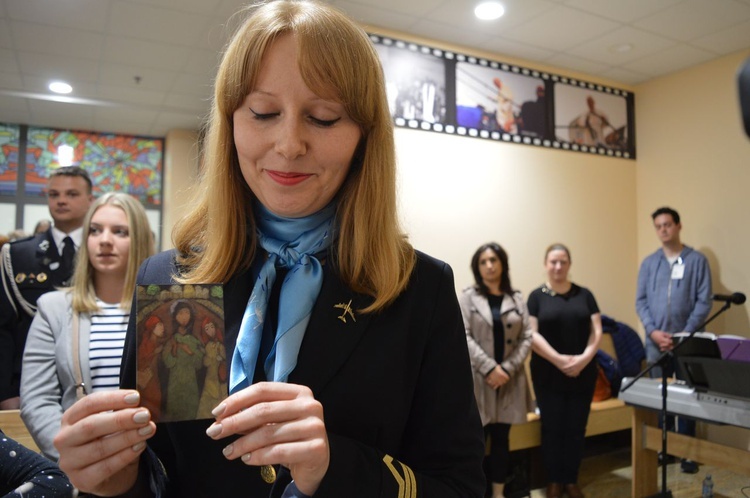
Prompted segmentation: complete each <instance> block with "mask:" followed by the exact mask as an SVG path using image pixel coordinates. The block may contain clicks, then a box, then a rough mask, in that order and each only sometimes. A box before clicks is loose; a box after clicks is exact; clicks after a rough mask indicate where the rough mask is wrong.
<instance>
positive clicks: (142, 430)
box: [138, 425, 154, 436]
mask: <svg viewBox="0 0 750 498" xmlns="http://www.w3.org/2000/svg"><path fill="white" fill-rule="evenodd" d="M152 432H154V428H153V427H151V425H147V426H146V427H141V428H140V429H138V434H140V435H141V436H148V435H149V434H151V433H152Z"/></svg>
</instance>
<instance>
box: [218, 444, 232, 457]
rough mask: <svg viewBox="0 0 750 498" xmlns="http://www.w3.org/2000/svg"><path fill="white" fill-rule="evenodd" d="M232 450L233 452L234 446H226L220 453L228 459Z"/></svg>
mask: <svg viewBox="0 0 750 498" xmlns="http://www.w3.org/2000/svg"><path fill="white" fill-rule="evenodd" d="M232 450H234V445H233V444H230V445H229V446H227V447H226V448H224V449H223V450H221V452H222V453H224V456H227V457H228V456H229V455H231V454H232Z"/></svg>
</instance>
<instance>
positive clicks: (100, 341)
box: [89, 299, 129, 392]
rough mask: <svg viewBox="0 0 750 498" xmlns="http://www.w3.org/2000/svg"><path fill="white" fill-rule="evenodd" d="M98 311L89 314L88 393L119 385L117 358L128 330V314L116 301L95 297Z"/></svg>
mask: <svg viewBox="0 0 750 498" xmlns="http://www.w3.org/2000/svg"><path fill="white" fill-rule="evenodd" d="M96 304H97V306H99V310H98V311H95V312H94V313H92V314H91V338H90V340H89V366H90V368H91V392H96V391H105V390H108V389H117V388H118V387H120V361H121V360H122V349H123V347H124V345H125V332H126V331H127V329H128V318H129V313H128V312H127V311H124V310H123V309H122V308H120V306H119V303H118V304H108V303H105V302H104V301H101V300H99V299H97V300H96Z"/></svg>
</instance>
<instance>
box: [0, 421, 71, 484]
mask: <svg viewBox="0 0 750 498" xmlns="http://www.w3.org/2000/svg"><path fill="white" fill-rule="evenodd" d="M73 492H74V489H73V486H72V485H71V484H70V481H69V480H68V477H67V476H66V475H65V474H64V473H63V471H62V470H60V469H59V468H58V467H57V464H56V463H54V462H53V461H51V460H48V459H47V458H45V457H43V456H42V455H40V454H38V453H35V452H33V451H31V450H30V449H28V448H27V447H25V446H23V445H22V444H20V443H18V442H17V441H14V440H13V439H11V438H9V437H8V436H6V435H5V434H4V433H3V431H2V430H0V496H3V497H11V496H24V497H28V498H35V497H45V496H46V497H49V498H55V497H68V496H73Z"/></svg>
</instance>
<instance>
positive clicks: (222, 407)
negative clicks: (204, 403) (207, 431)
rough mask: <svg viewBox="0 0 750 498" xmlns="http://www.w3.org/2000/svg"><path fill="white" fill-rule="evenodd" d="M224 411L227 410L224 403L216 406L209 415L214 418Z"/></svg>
mask: <svg viewBox="0 0 750 498" xmlns="http://www.w3.org/2000/svg"><path fill="white" fill-rule="evenodd" d="M226 409H227V404H226V403H222V404H220V405H219V406H217V407H216V408H214V409H213V411H212V412H211V415H213V416H214V417H218V416H219V415H221V414H222V413H224V410H226Z"/></svg>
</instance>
